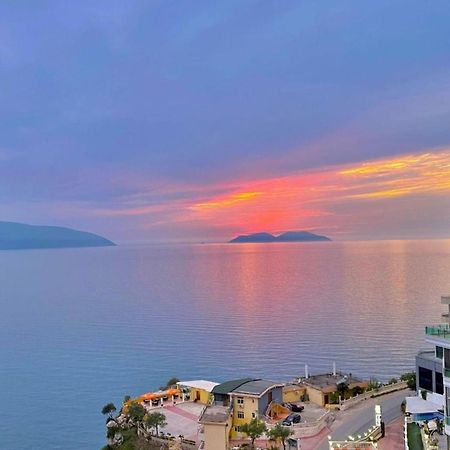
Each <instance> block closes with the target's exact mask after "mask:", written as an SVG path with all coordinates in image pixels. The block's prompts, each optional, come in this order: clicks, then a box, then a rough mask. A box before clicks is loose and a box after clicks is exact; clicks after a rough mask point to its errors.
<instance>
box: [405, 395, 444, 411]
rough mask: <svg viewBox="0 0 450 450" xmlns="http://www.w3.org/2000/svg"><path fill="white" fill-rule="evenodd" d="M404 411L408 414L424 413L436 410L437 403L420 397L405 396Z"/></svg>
mask: <svg viewBox="0 0 450 450" xmlns="http://www.w3.org/2000/svg"><path fill="white" fill-rule="evenodd" d="M405 400H406V412H408V413H410V414H426V413H432V412H436V411H437V410H438V409H439V405H436V404H435V403H432V402H430V401H428V400H424V399H422V398H420V397H406V399H405Z"/></svg>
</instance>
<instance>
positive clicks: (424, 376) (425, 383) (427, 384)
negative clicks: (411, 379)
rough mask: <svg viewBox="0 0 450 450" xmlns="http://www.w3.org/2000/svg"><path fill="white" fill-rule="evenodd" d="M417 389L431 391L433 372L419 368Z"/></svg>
mask: <svg viewBox="0 0 450 450" xmlns="http://www.w3.org/2000/svg"><path fill="white" fill-rule="evenodd" d="M419 387H420V388H422V389H426V390H427V391H433V371H431V370H430V369H425V367H419Z"/></svg>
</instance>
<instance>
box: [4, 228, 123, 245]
mask: <svg viewBox="0 0 450 450" xmlns="http://www.w3.org/2000/svg"><path fill="white" fill-rule="evenodd" d="M113 245H116V244H115V243H114V242H112V241H110V240H109V239H106V238H104V237H102V236H99V235H97V234H94V233H88V232H86V231H78V230H73V229H71V228H64V227H55V226H38V225H27V224H24V223H17V222H0V250H25V249H39V248H71V247H106V246H113Z"/></svg>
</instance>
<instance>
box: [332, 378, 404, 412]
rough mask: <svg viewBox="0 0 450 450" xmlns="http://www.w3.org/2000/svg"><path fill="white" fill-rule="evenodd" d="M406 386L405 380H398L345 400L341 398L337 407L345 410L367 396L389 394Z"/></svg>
mask: <svg viewBox="0 0 450 450" xmlns="http://www.w3.org/2000/svg"><path fill="white" fill-rule="evenodd" d="M407 387H408V386H407V384H406V381H400V382H398V383H393V384H387V385H385V386H382V387H380V388H378V389H372V390H370V391H367V392H364V393H363V394H359V395H356V396H355V397H351V398H349V399H347V400H342V401H341V402H340V404H339V407H340V409H341V410H342V411H345V410H346V409H348V408H351V407H352V406H355V405H357V404H358V403H360V402H362V401H364V400H367V399H369V398H374V397H379V396H380V395H385V394H389V393H391V392H395V391H400V390H402V389H406V388H407Z"/></svg>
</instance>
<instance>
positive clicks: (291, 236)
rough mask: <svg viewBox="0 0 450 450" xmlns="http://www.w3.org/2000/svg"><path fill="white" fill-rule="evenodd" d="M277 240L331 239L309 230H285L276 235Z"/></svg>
mask: <svg viewBox="0 0 450 450" xmlns="http://www.w3.org/2000/svg"><path fill="white" fill-rule="evenodd" d="M276 241H277V242H304V241H331V239H330V238H329V237H327V236H321V235H320V234H314V233H310V232H309V231H286V233H283V234H280V235H279V236H277V237H276Z"/></svg>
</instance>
